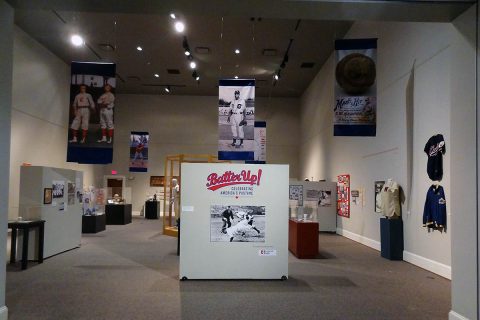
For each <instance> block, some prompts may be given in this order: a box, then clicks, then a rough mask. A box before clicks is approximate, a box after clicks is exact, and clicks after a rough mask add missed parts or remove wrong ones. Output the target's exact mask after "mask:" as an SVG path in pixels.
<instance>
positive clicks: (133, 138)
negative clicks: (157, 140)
mask: <svg viewBox="0 0 480 320" xmlns="http://www.w3.org/2000/svg"><path fill="white" fill-rule="evenodd" d="M149 141H150V136H149V134H148V132H145V131H132V132H131V134H130V165H129V171H130V172H147V171H148V143H149Z"/></svg>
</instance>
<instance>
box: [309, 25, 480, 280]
mask: <svg viewBox="0 0 480 320" xmlns="http://www.w3.org/2000/svg"><path fill="white" fill-rule="evenodd" d="M346 38H378V52H377V53H378V61H377V87H378V92H377V95H378V107H377V108H378V110H377V135H376V137H334V136H333V108H332V104H333V101H334V97H333V83H334V81H335V80H334V75H333V70H334V59H333V55H332V56H331V57H330V59H329V60H328V61H327V63H326V64H325V65H324V66H323V68H322V69H321V71H320V72H319V74H318V75H317V76H316V78H315V79H314V81H313V82H312V83H311V84H310V86H309V88H308V89H307V91H306V92H305V93H304V95H303V96H302V99H301V108H302V112H301V122H300V123H301V125H300V126H301V128H302V129H303V130H302V133H301V148H300V175H301V176H302V177H312V176H313V178H314V179H323V178H325V179H327V180H335V179H336V176H337V175H338V174H343V173H349V174H350V175H351V187H352V189H358V188H364V189H365V191H366V192H365V197H366V198H365V199H366V206H365V207H361V206H353V205H352V206H351V217H350V218H349V219H348V218H342V217H338V218H337V227H338V229H337V231H338V232H339V233H340V234H343V235H345V236H347V237H349V238H352V239H354V240H356V241H359V242H362V243H364V244H366V245H369V246H371V247H373V248H376V249H379V246H380V243H379V241H380V230H379V229H380V227H379V216H378V215H377V214H375V213H374V201H373V199H374V189H373V183H374V181H375V180H385V179H387V178H393V179H394V180H396V181H398V182H399V184H400V185H401V186H402V187H403V189H404V190H405V193H406V196H407V201H406V202H405V204H404V205H403V207H402V209H403V220H404V244H405V251H404V259H405V260H407V261H409V262H412V263H414V264H417V265H419V266H422V267H424V268H427V269H430V270H432V271H434V272H436V273H438V274H441V275H443V276H445V277H447V278H449V277H450V276H451V267H450V266H451V249H450V248H451V237H452V229H451V228H450V227H451V226H452V220H454V218H455V217H458V218H459V219H462V215H463V214H464V213H463V210H464V209H467V208H468V209H470V207H471V205H472V204H474V199H475V197H474V196H473V197H472V198H470V199H466V200H464V201H463V202H462V201H461V200H460V199H459V198H457V197H456V193H453V192H452V189H454V188H455V189H456V192H462V191H464V192H465V193H466V194H469V192H470V190H468V188H466V187H465V185H463V184H462V183H461V182H460V181H457V180H453V177H452V176H453V174H452V173H453V172H456V171H454V170H453V167H455V168H458V169H459V168H460V165H459V164H454V165H452V164H451V161H450V159H451V157H454V156H458V157H459V156H460V154H464V155H466V156H468V157H471V158H468V159H475V157H474V154H473V155H472V151H473V148H470V149H469V148H468V147H467V145H466V144H465V142H466V141H469V140H470V141H474V139H475V134H474V133H475V131H474V130H473V128H475V121H474V120H475V119H474V117H473V115H474V113H472V110H473V109H474V102H473V101H472V98H473V92H474V89H475V88H474V82H473V81H470V78H471V76H473V77H474V76H475V75H474V73H473V69H472V66H473V65H474V62H475V61H474V59H475V55H474V51H472V50H473V49H474V47H472V43H470V42H469V41H468V40H466V39H465V36H464V35H462V34H460V33H459V32H458V31H457V30H456V29H455V27H454V26H453V25H452V24H438V23H382V22H356V23H355V24H354V25H353V27H352V28H351V30H350V31H349V32H348V34H347V36H346ZM460 61H461V63H457V62H460ZM468 66H470V67H468ZM457 109H461V110H462V111H461V116H460V113H459V114H457V115H458V117H457V115H456V116H454V117H452V113H453V112H457ZM407 111H409V112H407ZM469 115H470V116H469ZM460 118H462V119H460ZM462 125H463V126H464V130H462V131H461V132H460V131H459V132H455V133H453V132H452V130H453V128H457V127H459V126H462ZM437 133H441V134H443V135H444V137H445V140H446V148H447V153H446V155H445V156H444V178H443V181H442V182H441V185H442V186H443V187H444V189H445V192H446V198H447V199H446V200H447V214H448V217H447V220H448V225H449V229H447V232H446V233H440V232H431V233H429V232H427V230H426V229H425V228H423V227H422V214H423V205H424V201H425V195H426V192H427V189H428V187H429V186H430V184H431V181H430V180H429V178H428V176H427V173H426V166H427V156H426V154H425V153H424V152H423V148H424V146H425V143H426V142H427V140H428V139H429V137H430V136H432V135H434V134H437ZM409 138H411V139H412V140H411V141H412V142H413V143H412V145H411V149H410V148H409V146H410V145H409V143H408V141H409ZM462 141H463V143H462ZM409 157H411V158H410V159H411V160H412V163H411V167H410V166H409V165H408V159H409ZM465 165H466V166H467V168H468V166H469V167H471V168H470V169H471V170H473V172H475V167H474V165H473V163H472V162H471V161H468V162H466V163H465ZM467 168H465V170H467V171H466V172H469V171H468V169H467ZM470 172H472V171H470ZM462 177H463V175H462ZM473 177H474V175H472V176H471V177H470V178H473ZM452 182H455V186H452ZM409 185H411V188H409ZM472 185H473V182H472ZM472 192H473V191H472ZM454 201H455V205H453V204H452V203H454ZM470 202H471V203H470Z"/></svg>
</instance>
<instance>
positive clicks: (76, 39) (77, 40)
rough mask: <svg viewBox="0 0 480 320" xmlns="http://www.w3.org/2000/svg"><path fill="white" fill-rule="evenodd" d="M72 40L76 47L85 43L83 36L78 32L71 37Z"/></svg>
mask: <svg viewBox="0 0 480 320" xmlns="http://www.w3.org/2000/svg"><path fill="white" fill-rule="evenodd" d="M70 41H72V44H73V45H74V46H76V47H79V46H81V45H83V44H84V43H85V41H84V40H83V38H82V37H81V36H79V35H78V34H74V35H73V36H72V37H71V38H70Z"/></svg>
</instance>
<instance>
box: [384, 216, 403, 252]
mask: <svg viewBox="0 0 480 320" xmlns="http://www.w3.org/2000/svg"><path fill="white" fill-rule="evenodd" d="M380 240H381V256H382V257H383V258H386V259H390V260H403V221H402V219H387V218H380Z"/></svg>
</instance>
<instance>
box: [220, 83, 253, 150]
mask: <svg viewBox="0 0 480 320" xmlns="http://www.w3.org/2000/svg"><path fill="white" fill-rule="evenodd" d="M218 122H219V123H218V125H219V126H218V136H219V151H254V138H255V137H254V122H255V87H254V86H253V87H252V86H244V87H241V86H220V87H219V101H218ZM252 160H253V159H252Z"/></svg>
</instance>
